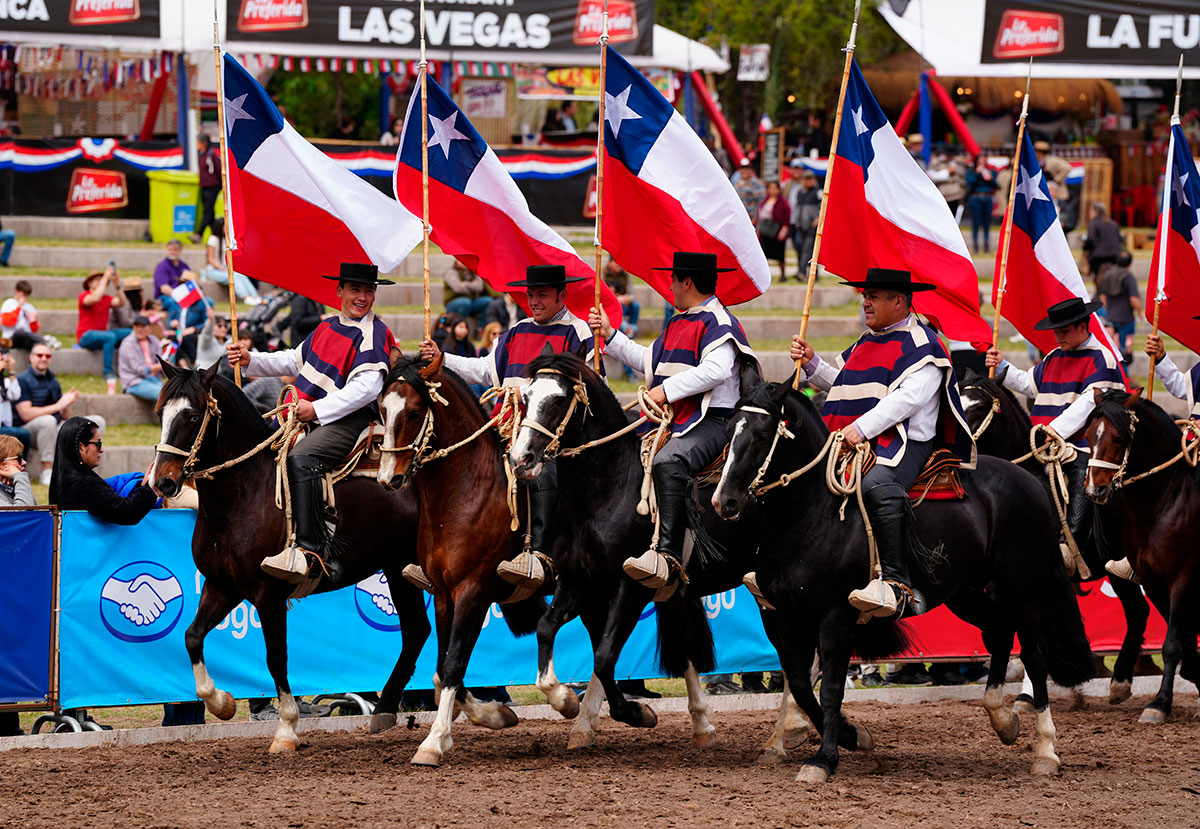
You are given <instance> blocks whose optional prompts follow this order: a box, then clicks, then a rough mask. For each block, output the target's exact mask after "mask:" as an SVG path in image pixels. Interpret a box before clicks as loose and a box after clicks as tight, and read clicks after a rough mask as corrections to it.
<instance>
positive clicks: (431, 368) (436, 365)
mask: <svg viewBox="0 0 1200 829" xmlns="http://www.w3.org/2000/svg"><path fill="white" fill-rule="evenodd" d="M444 359H445V355H444V354H443V353H442V352H440V351H439V352H438V355H437V359H436V360H434V361H433V362H431V363H429V365H427V366H425V367H424V368H422V369H421V370H420V371H419V372H418V374H420V375H421V377H422V378H424V379H425V380H428V379H430V378H431V377H433V376H434V375H435V374H437V373H438V372H439V371H441V370H442V361H443V360H444Z"/></svg>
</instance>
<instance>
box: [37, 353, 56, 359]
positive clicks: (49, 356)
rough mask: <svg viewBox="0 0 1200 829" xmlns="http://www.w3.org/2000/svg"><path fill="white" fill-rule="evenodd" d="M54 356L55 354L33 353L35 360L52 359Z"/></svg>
mask: <svg viewBox="0 0 1200 829" xmlns="http://www.w3.org/2000/svg"><path fill="white" fill-rule="evenodd" d="M53 356H54V355H53V354H34V355H33V359H35V360H49V359H51V358H52V357H53Z"/></svg>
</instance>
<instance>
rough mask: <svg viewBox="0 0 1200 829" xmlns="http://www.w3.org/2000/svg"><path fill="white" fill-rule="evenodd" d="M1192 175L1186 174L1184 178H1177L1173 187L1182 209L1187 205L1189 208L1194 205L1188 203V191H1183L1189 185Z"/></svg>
mask: <svg viewBox="0 0 1200 829" xmlns="http://www.w3.org/2000/svg"><path fill="white" fill-rule="evenodd" d="M1190 175H1191V173H1184V174H1183V175H1182V176H1178V177H1176V179H1175V182H1174V183H1173V184H1172V185H1171V190H1172V191H1173V192H1174V194H1175V198H1177V199H1178V200H1179V206H1180V207H1183V206H1184V205H1185V204H1186V205H1187V206H1188V207H1191V206H1192V203H1191V202H1190V201H1188V197H1187V190H1185V189H1183V188H1184V187H1185V186H1186V185H1187V180H1188V176H1190Z"/></svg>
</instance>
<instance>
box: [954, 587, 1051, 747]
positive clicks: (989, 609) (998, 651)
mask: <svg viewBox="0 0 1200 829" xmlns="http://www.w3.org/2000/svg"><path fill="white" fill-rule="evenodd" d="M946 604H947V607H949V608H950V610H951V611H952V612H953V613H954V615H955V616H957V617H958V618H960V619H962V620H963V621H964V622H967V623H969V624H972V625H974V626H975V627H977V628H979V631H980V633H981V634H982V635H983V644H984V647H986V648H987V650H988V653H990V654H991V655H992V658H991V661H990V662H989V663H988V678H987V687H986V688H985V690H984V692H983V707H984V710H986V711H987V715H988V721H989V722H991V724H992V728H993V729H995V731H996V734H997V735H998V736H999V737H1000V742H1002V743H1004V744H1005V745H1006V746H1008V745H1012V744H1013V743H1015V742H1016V741H1017V737H1018V736H1020V734H1021V718H1020V717H1019V716H1018V715H1017V713H1016V712H1015V711H1013V710H1011V709H1009V708H1008V707H1006V706H1005V705H1004V678H1005V675H1006V674H1007V673H1008V657H1009V655H1010V654H1011V653H1012V641H1013V633H1014V631H1013V628H1012V625H1011V624H1008V623H1007V622H1005V621H1004V618H1003V617H1002V615H1001V614H1000V612H999V608H997V607H996V605H995V604H994V603H993V602H992V600H991V599H989V598H988V597H987V596H986V595H985V594H984V593H983V592H982V591H970V592H968V591H966V590H961V591H959V593H958V594H957V595H956V596H955V597H954V599H953V600H952V601H949V602H947V603H946ZM1022 642H1024V640H1022ZM1022 656H1024V653H1022ZM1042 671H1043V678H1042V686H1043V688H1044V687H1045V667H1044V666H1043V669H1042ZM1025 678H1026V679H1027V680H1029V681H1030V682H1033V680H1032V679H1031V676H1030V673H1029V666H1028V665H1026V666H1025ZM1034 684H1035V685H1036V683H1034ZM1034 696H1036V691H1035V693H1034Z"/></svg>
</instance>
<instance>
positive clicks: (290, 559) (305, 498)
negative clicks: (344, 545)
mask: <svg viewBox="0 0 1200 829" xmlns="http://www.w3.org/2000/svg"><path fill="white" fill-rule="evenodd" d="M287 467H288V483H289V489H290V490H291V494H292V521H293V522H294V524H295V526H296V540H295V542H294V544H293V545H292V546H291V547H289V548H287V549H286V550H284V551H283V552H281V553H279V555H276V556H271V557H270V558H268V559H266V560H265V561H263V563H262V569H263V571H264V572H266V573H269V574H270V575H272V576H276V577H277V578H281V579H284V580H285V581H289V582H292V583H293V584H297V583H299V582H300V581H301V580H302V579H303V578H304V577H305V576H306V575H307V574H308V572H309V570H308V561H307V558H306V557H305V556H304V553H314V554H316V555H318V556H321V557H322V559H323V560H324V562H325V568H326V569H327V570H328V571H329V578H330V579H331V580H333V581H337V579H338V577H339V576H340V575H341V566H340V562H338V561H337V560H336V559H335V558H334V557H333V556H332V555H331V554H330V552H329V551H324V550H323V549H322V547H323V546H324V545H323V544H322V539H323V538H324V537H325V528H324V527H323V526H322V525H323V523H324V521H325V516H324V511H325V509H324V505H325V499H324V496H323V493H322V491H321V479H322V478H323V477H324V473H323V472H322V470H321V461H320V460H319V459H318V458H316V457H314V456H312V455H297V454H292V455H288V459H287ZM317 566H318V567H320V565H317Z"/></svg>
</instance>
